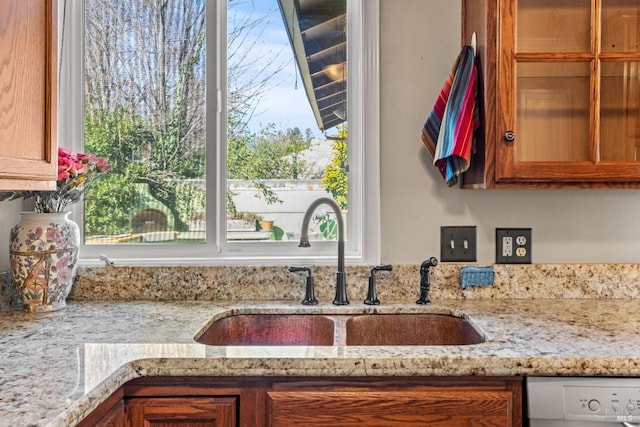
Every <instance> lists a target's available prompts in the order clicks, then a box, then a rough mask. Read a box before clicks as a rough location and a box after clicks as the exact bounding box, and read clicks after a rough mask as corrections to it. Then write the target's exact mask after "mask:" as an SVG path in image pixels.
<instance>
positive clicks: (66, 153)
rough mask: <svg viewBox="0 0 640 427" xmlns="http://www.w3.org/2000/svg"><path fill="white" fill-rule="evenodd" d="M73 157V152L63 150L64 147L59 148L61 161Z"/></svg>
mask: <svg viewBox="0 0 640 427" xmlns="http://www.w3.org/2000/svg"><path fill="white" fill-rule="evenodd" d="M72 155H73V154H72V153H71V151H69V150H67V149H66V148H62V147H59V148H58V160H59V159H68V158H70V157H71V156H72Z"/></svg>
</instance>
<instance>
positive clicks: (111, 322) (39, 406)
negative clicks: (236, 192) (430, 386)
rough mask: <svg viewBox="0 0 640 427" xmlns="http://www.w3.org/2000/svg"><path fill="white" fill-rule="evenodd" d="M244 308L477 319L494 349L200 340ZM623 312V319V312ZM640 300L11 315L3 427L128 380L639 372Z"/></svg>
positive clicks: (5, 322)
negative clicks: (205, 332) (240, 343)
mask: <svg viewBox="0 0 640 427" xmlns="http://www.w3.org/2000/svg"><path fill="white" fill-rule="evenodd" d="M239 312H248V313H255V312H321V313H372V312H378V313H393V312H435V313H452V314H454V315H458V316H468V317H469V320H470V321H471V322H472V323H473V324H474V325H475V326H476V327H477V328H479V329H480V330H482V332H483V333H484V334H485V337H486V342H484V343H482V344H476V345H470V346H440V347H436V346H431V347H306V346H291V347H287V346H282V347H237V346H236V347H214V346H205V345H201V344H197V343H195V342H194V341H193V337H194V335H196V334H197V333H198V331H199V330H201V329H202V328H203V327H205V326H206V325H207V324H209V323H210V322H211V321H212V319H214V318H218V317H224V316H226V315H228V314H230V313H239ZM614 313H615V316H613V315H612V314H614ZM639 331H640V300H602V299H582V300H569V299H554V300H491V299H487V300H439V301H434V304H433V305H431V306H427V307H424V306H417V305H416V304H414V303H403V302H398V303H385V304H383V305H380V306H376V307H369V306H364V305H362V304H352V305H349V306H342V307H336V306H333V305H331V304H321V305H319V306H315V307H306V306H302V305H300V304H299V302H291V301H289V302H286V301H283V302H277V301H269V302H248V301H242V302H235V303H233V302H224V301H217V302H216V301H181V302H151V301H149V302H113V301H100V302H91V301H84V302H70V303H69V305H68V307H67V309H66V310H63V311H59V312H54V313H49V314H44V315H38V316H34V315H29V314H26V313H22V312H18V311H11V312H2V313H0V348H2V352H1V353H0V425H12V426H15V425H29V426H36V425H37V426H69V425H74V424H75V423H77V422H78V421H79V420H81V419H83V418H84V417H85V416H86V415H87V414H88V413H90V412H91V411H92V410H93V409H94V408H95V407H97V406H98V405H99V404H100V403H101V402H102V401H103V400H104V399H105V398H106V397H108V396H109V395H110V394H111V393H113V392H114V391H115V390H116V389H117V388H118V387H120V386H121V385H122V384H123V383H125V382H127V381H129V380H131V379H133V378H137V377H141V376H165V375H174V376H184V375H186V376H190V375H201V376H206V375H217V376H220V375H222V376H226V375H238V376H242V375H284V376H291V375H332V376H342V375H346V376H367V375H382V376H385V375H389V376H391V375H397V376H402V375H456V376H458V375H459V376H464V375H480V376H483V375H485V376H494V375H495V376H497V375H596V376H640V356H639V355H640V332H639Z"/></svg>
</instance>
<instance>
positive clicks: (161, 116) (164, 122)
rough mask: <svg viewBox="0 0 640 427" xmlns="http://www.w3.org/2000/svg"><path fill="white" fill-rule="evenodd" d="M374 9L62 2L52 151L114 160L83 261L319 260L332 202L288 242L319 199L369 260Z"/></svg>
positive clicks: (94, 202) (374, 253) (359, 255)
mask: <svg viewBox="0 0 640 427" xmlns="http://www.w3.org/2000/svg"><path fill="white" fill-rule="evenodd" d="M374 3H375V4H374ZM63 7H64V6H63ZM377 8H378V5H377V2H368V1H367V2H364V1H351V0H349V1H346V0H331V1H323V2H317V1H314V0H304V1H295V2H294V1H293V0H261V1H250V0H228V1H213V0H170V1H168V2H155V1H151V0H126V1H125V0H109V1H105V0H67V2H66V7H65V9H63V11H62V13H61V16H63V15H64V16H65V23H64V31H63V39H62V56H63V62H62V72H61V108H60V111H61V117H60V126H59V127H60V141H61V145H63V146H64V145H67V146H70V148H73V149H74V150H78V151H80V150H89V151H92V152H93V153H95V154H98V155H102V156H105V157H106V158H108V159H109V161H110V163H111V164H112V166H113V168H112V171H110V173H109V174H107V177H106V178H103V179H101V180H99V181H98V182H97V183H96V184H95V185H94V187H93V188H92V189H91V190H90V192H89V195H90V200H87V202H86V203H85V205H84V206H76V207H75V209H74V218H75V219H76V220H77V221H78V222H79V223H80V224H83V226H81V229H83V231H84V234H83V236H84V238H83V240H84V245H83V248H82V251H81V254H82V255H81V256H82V257H83V259H85V262H86V263H92V262H98V261H97V259H98V258H99V256H100V255H102V254H104V255H106V256H108V257H109V258H110V259H112V260H115V261H117V262H119V263H127V264H159V263H170V264H198V263H205V264H206V263H234V262H269V263H284V262H286V263H293V262H296V261H299V262H309V261H313V262H322V261H323V260H325V261H329V260H331V259H334V258H335V253H336V249H335V242H331V241H328V240H331V239H334V238H335V236H334V233H333V231H334V226H335V219H334V218H333V217H332V215H333V213H332V210H331V209H326V210H325V212H328V213H325V212H323V211H322V206H321V207H320V208H319V209H318V211H317V212H316V215H315V220H314V221H312V223H313V224H314V225H315V227H316V229H315V239H316V241H312V247H311V248H309V249H301V248H298V246H297V245H298V242H297V238H298V233H299V231H300V230H299V228H300V223H301V221H302V217H303V214H304V211H305V210H306V207H307V206H308V205H309V204H310V203H311V201H313V200H315V199H316V198H318V197H333V198H334V200H336V201H337V202H338V204H340V205H341V208H344V214H343V215H344V216H345V221H346V227H345V228H346V236H347V244H346V250H347V257H348V258H350V260H351V261H352V262H358V261H361V262H368V263H374V262H377V258H378V257H379V255H378V252H379V248H378V246H379V244H378V240H379V238H378V236H379V232H378V224H379V219H378V207H377V206H378V187H377V183H378V132H377V130H376V128H375V126H365V123H366V122H367V121H370V122H371V123H376V124H377V123H378V120H377V114H378V108H377V105H378V101H377V96H378V90H377V14H378V9H377ZM347 64H349V66H348V67H347ZM348 69H351V70H352V75H353V76H362V77H364V78H362V79H356V78H349V77H348ZM347 83H348V84H347ZM365 94H366V95H367V99H365V98H364V95H365ZM347 100H348V101H349V102H347ZM347 119H348V120H347ZM65 141H73V144H71V145H69V144H65ZM364 141H366V145H365V143H364ZM347 147H348V148H347ZM345 181H346V185H345ZM365 213H366V215H365ZM260 219H264V220H272V221H274V223H273V224H268V223H266V222H265V223H263V224H261V225H260V221H258V220H260ZM312 232H313V230H312ZM312 236H313V234H312ZM312 238H313V237H312Z"/></svg>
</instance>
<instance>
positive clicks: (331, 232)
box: [316, 213, 338, 240]
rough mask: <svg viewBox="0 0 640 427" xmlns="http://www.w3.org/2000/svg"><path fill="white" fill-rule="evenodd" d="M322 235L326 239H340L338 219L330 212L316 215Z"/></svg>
mask: <svg viewBox="0 0 640 427" xmlns="http://www.w3.org/2000/svg"><path fill="white" fill-rule="evenodd" d="M316 220H317V222H318V229H319V230H320V235H321V236H322V238H323V239H325V240H338V221H337V220H336V219H335V218H332V217H331V215H329V214H328V213H326V214H324V215H322V216H318V217H316Z"/></svg>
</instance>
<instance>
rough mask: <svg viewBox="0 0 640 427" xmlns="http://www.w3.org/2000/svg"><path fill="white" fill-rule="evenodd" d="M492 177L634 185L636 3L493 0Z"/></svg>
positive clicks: (639, 31)
mask: <svg viewBox="0 0 640 427" xmlns="http://www.w3.org/2000/svg"><path fill="white" fill-rule="evenodd" d="M498 9H499V10H498V13H497V15H498V16H497V18H498V19H499V21H500V22H497V23H496V25H497V30H496V34H497V36H498V37H497V42H496V43H497V46H498V52H499V55H498V57H497V58H498V59H497V64H496V65H497V67H496V72H497V89H498V90H497V93H498V95H497V96H496V104H497V105H496V107H497V112H496V137H495V139H496V140H497V141H496V145H495V148H496V153H495V154H496V166H495V181H496V183H498V184H499V183H501V182H502V183H510V182H511V183H517V182H525V183H548V184H554V183H555V184H558V185H561V184H562V183H570V184H573V185H574V186H575V185H580V183H585V184H588V183H596V184H598V183H600V184H603V183H605V184H606V183H614V184H615V183H617V184H621V183H634V182H635V183H638V182H640V105H639V104H640V90H639V84H640V0H500V7H499V8H498Z"/></svg>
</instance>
